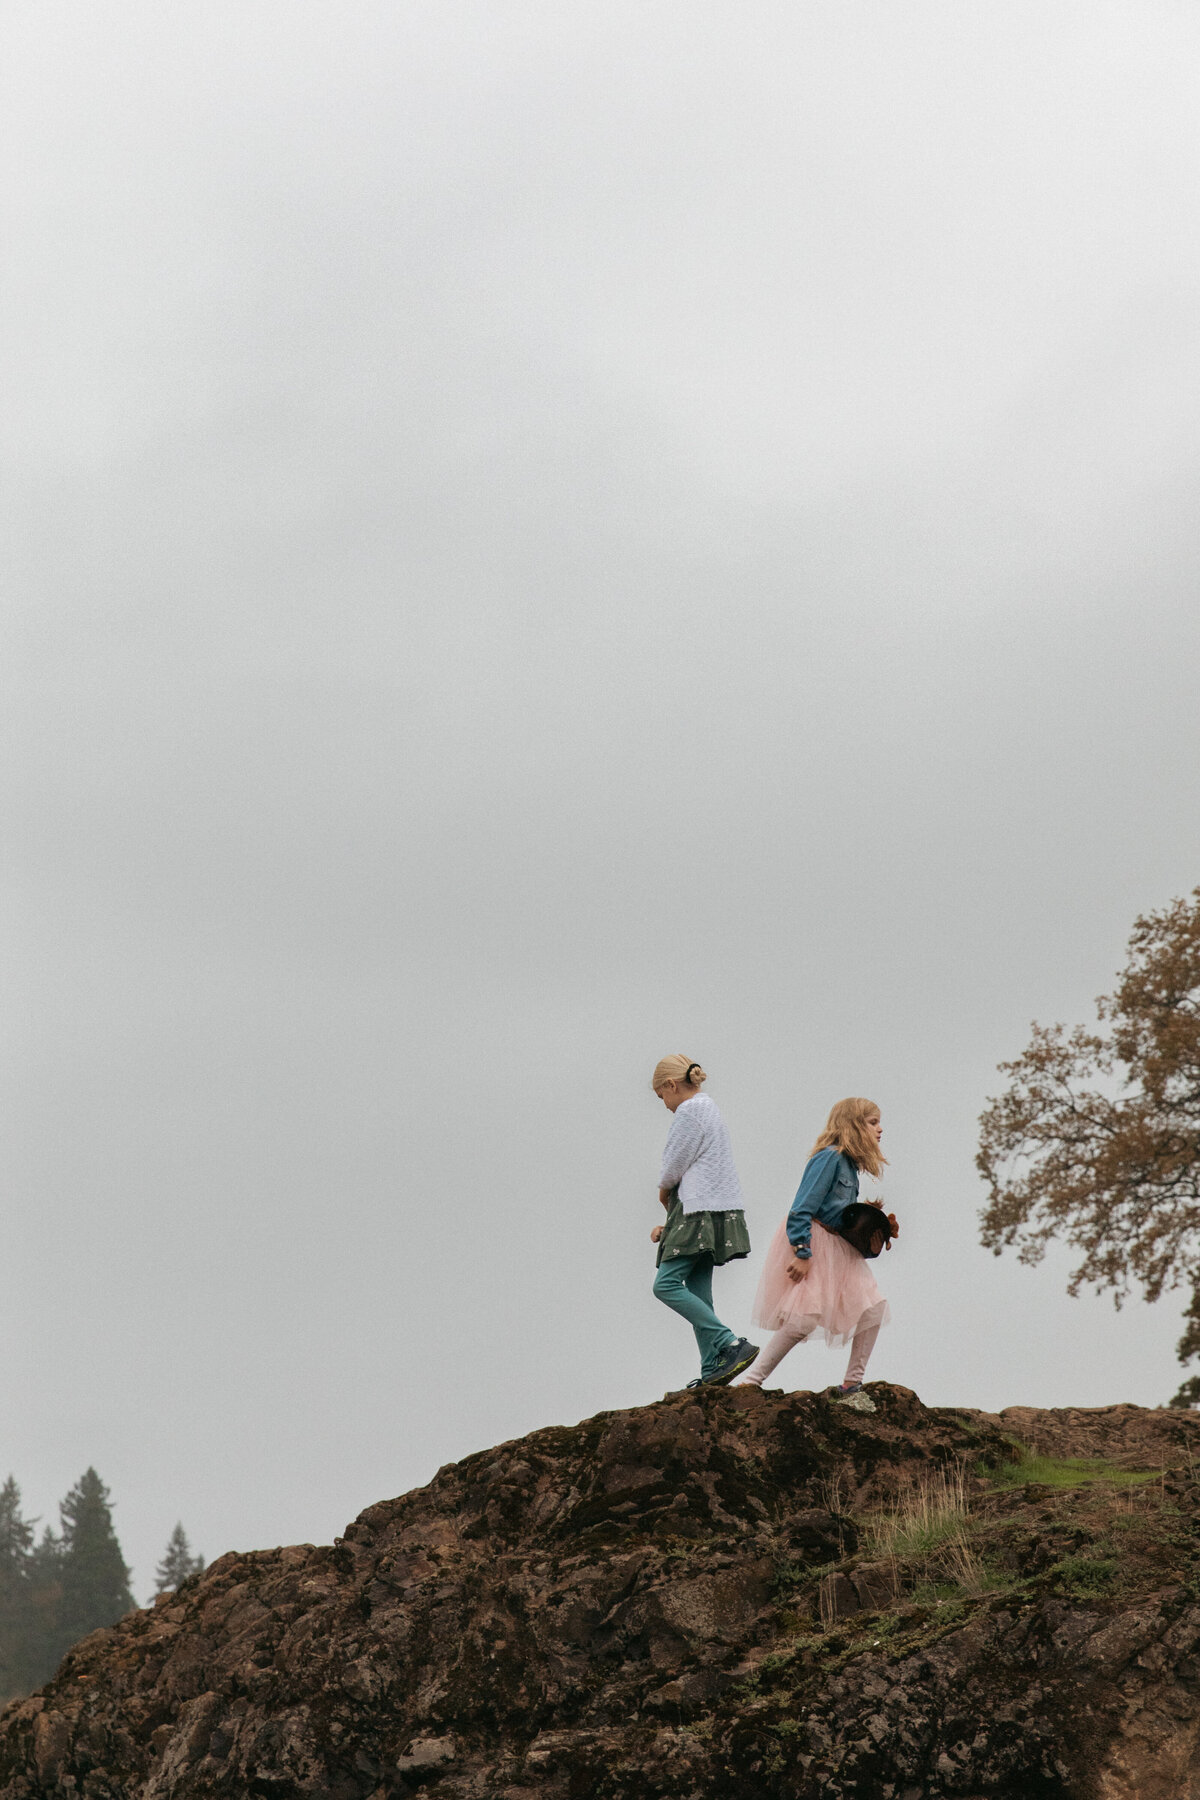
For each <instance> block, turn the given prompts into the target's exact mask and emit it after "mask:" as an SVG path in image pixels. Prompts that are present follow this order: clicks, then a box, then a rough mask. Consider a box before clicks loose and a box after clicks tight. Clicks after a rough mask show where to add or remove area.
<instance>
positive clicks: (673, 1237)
mask: <svg viewBox="0 0 1200 1800" xmlns="http://www.w3.org/2000/svg"><path fill="white" fill-rule="evenodd" d="M749 1254H750V1233H749V1232H748V1231H747V1230H746V1219H745V1215H744V1214H743V1212H742V1209H741V1207H737V1208H735V1209H733V1210H732V1211H729V1212H694V1213H685V1212H684V1210H683V1207H682V1206H681V1205H680V1201H679V1190H678V1189H675V1190H674V1191H673V1192H672V1194H671V1204H670V1206H668V1208H667V1222H666V1224H665V1225H664V1226H663V1234H662V1236H661V1237H660V1238H659V1240H658V1260H657V1262H656V1263H655V1267H656V1268H660V1267H661V1266H662V1264H663V1263H664V1262H666V1261H668V1260H669V1259H671V1258H673V1257H676V1256H711V1257H712V1259H713V1263H714V1264H715V1266H716V1267H717V1268H718V1269H719V1268H720V1266H721V1264H722V1263H727V1262H736V1261H737V1259H738V1257H739V1256H749Z"/></svg>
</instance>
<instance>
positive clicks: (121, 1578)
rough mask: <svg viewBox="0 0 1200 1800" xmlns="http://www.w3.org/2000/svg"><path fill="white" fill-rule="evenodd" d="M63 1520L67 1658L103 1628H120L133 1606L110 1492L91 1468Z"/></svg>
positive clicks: (61, 1622)
mask: <svg viewBox="0 0 1200 1800" xmlns="http://www.w3.org/2000/svg"><path fill="white" fill-rule="evenodd" d="M59 1511H60V1513H61V1515H62V1540H61V1542H62V1549H61V1557H62V1600H61V1603H60V1607H59V1615H58V1638H59V1642H60V1644H61V1646H62V1648H61V1650H60V1651H59V1655H60V1657H61V1656H64V1655H65V1654H66V1652H67V1651H68V1650H69V1649H70V1647H71V1645H72V1644H74V1643H77V1642H78V1641H79V1639H80V1638H81V1637H86V1636H87V1634H88V1632H89V1631H95V1630H96V1628H97V1626H100V1625H115V1624H116V1622H117V1620H118V1619H119V1618H121V1617H122V1615H123V1614H125V1613H127V1612H128V1611H129V1610H130V1608H131V1607H132V1606H133V1604H134V1601H133V1595H132V1594H131V1593H130V1591H129V1570H128V1569H127V1568H126V1566H125V1560H124V1558H123V1557H122V1555H121V1546H120V1544H119V1543H118V1542H117V1534H116V1532H115V1531H114V1530H113V1522H112V1513H111V1511H110V1510H109V1504H108V1489H107V1488H106V1487H105V1485H104V1483H103V1482H102V1481H101V1479H100V1477H99V1476H98V1475H97V1473H96V1471H95V1469H86V1470H85V1471H84V1473H83V1474H82V1475H81V1476H80V1477H79V1480H78V1481H77V1482H76V1483H75V1486H74V1487H73V1488H72V1489H71V1491H70V1493H69V1494H68V1495H67V1497H66V1499H65V1500H64V1501H63V1502H62V1505H61V1506H60V1508H59Z"/></svg>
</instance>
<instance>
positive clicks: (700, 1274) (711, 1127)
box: [650, 1055, 758, 1387]
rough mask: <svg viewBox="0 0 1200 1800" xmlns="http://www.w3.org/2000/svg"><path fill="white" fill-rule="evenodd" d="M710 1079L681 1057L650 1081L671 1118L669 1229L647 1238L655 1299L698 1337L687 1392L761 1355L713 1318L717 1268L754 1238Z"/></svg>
mask: <svg viewBox="0 0 1200 1800" xmlns="http://www.w3.org/2000/svg"><path fill="white" fill-rule="evenodd" d="M705 1080H707V1077H706V1075H705V1073H704V1070H703V1069H702V1068H701V1067H700V1064H699V1063H696V1062H692V1061H690V1060H689V1058H688V1057H686V1056H682V1055H679V1056H664V1057H663V1058H662V1060H661V1062H659V1063H658V1064H657V1066H656V1068H655V1070H654V1076H653V1079H652V1081H651V1086H652V1087H653V1089H654V1092H655V1093H656V1094H657V1095H658V1097H659V1099H660V1100H661V1101H662V1103H663V1105H664V1106H665V1107H666V1109H667V1111H668V1112H669V1113H670V1114H671V1115H672V1119H671V1129H670V1131H669V1132H668V1133H667V1142H666V1147H665V1149H664V1150H663V1160H662V1169H661V1171H660V1173H659V1177H658V1182H659V1186H658V1197H659V1200H660V1201H661V1203H662V1205H663V1206H664V1207H665V1208H666V1209H667V1222H666V1224H665V1225H656V1226H655V1227H654V1230H653V1231H652V1232H651V1233H650V1240H651V1242H652V1243H655V1244H657V1245H658V1273H657V1275H656V1276H655V1278H654V1295H655V1298H656V1299H657V1300H661V1301H662V1302H663V1304H664V1305H665V1306H669V1307H670V1308H671V1309H672V1311H674V1312H677V1313H679V1314H680V1316H681V1317H682V1318H685V1319H686V1320H687V1322H688V1324H689V1325H690V1326H691V1327H692V1330H693V1331H694V1332H695V1334H696V1343H697V1345H698V1346H699V1350H700V1374H699V1376H698V1377H697V1379H696V1380H695V1381H690V1382H689V1383H688V1386H689V1387H720V1386H722V1385H723V1384H724V1383H725V1382H727V1381H732V1380H733V1377H734V1376H735V1375H737V1374H740V1372H741V1371H742V1370H743V1369H748V1368H749V1366H750V1364H751V1363H752V1362H753V1361H754V1359H755V1357H756V1356H757V1355H758V1348H757V1346H756V1345H754V1344H749V1343H747V1342H746V1339H745V1338H739V1337H737V1336H736V1335H735V1334H734V1333H733V1332H732V1331H730V1329H729V1327H728V1325H723V1324H722V1323H721V1321H720V1319H718V1317H717V1315H716V1313H715V1312H714V1311H713V1303H712V1272H713V1269H714V1268H718V1267H720V1265H721V1264H722V1263H727V1262H732V1261H733V1260H734V1259H735V1258H737V1257H741V1256H749V1254H750V1237H749V1233H748V1232H747V1230H746V1221H745V1218H744V1217H743V1215H742V1190H741V1186H740V1184H739V1182H738V1178H737V1170H736V1169H735V1168H734V1166H733V1146H732V1145H731V1143H730V1142H729V1133H728V1131H727V1130H726V1128H725V1121H724V1119H722V1117H721V1115H720V1113H719V1112H718V1111H717V1108H716V1105H715V1103H714V1102H713V1101H712V1100H710V1099H709V1098H708V1095H707V1094H702V1093H701V1092H700V1084H701V1082H703V1081H705Z"/></svg>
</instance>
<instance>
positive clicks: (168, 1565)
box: [154, 1524, 204, 1594]
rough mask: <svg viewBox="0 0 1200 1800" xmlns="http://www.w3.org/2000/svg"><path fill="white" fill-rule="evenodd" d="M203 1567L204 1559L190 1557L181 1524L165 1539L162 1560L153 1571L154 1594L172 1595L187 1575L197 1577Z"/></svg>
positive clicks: (190, 1547)
mask: <svg viewBox="0 0 1200 1800" xmlns="http://www.w3.org/2000/svg"><path fill="white" fill-rule="evenodd" d="M203 1567H204V1558H203V1557H202V1556H193V1555H192V1546H191V1545H190V1544H189V1543H188V1537H187V1532H186V1531H185V1530H184V1529H183V1526H182V1524H178V1525H176V1527H175V1529H174V1531H173V1532H172V1533H171V1535H170V1537H169V1538H168V1539H167V1548H166V1552H165V1554H164V1556H163V1559H162V1561H161V1562H160V1563H159V1565H158V1567H157V1569H156V1570H155V1571H154V1591H155V1593H156V1594H169V1593H172V1592H173V1591H174V1590H175V1589H176V1588H177V1587H182V1586H183V1583H184V1582H185V1581H186V1580H187V1578H188V1576H189V1575H199V1574H200V1572H201V1570H202V1569H203Z"/></svg>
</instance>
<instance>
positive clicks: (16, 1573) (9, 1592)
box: [0, 1475, 37, 1700]
mask: <svg viewBox="0 0 1200 1800" xmlns="http://www.w3.org/2000/svg"><path fill="white" fill-rule="evenodd" d="M32 1563H33V1525H32V1524H31V1523H30V1521H29V1520H28V1519H25V1518H23V1517H22V1516H21V1490H20V1488H19V1487H18V1486H17V1484H16V1482H15V1480H14V1479H13V1477H12V1476H11V1475H10V1476H9V1478H8V1480H7V1481H6V1482H5V1483H4V1486H3V1488H0V1699H3V1700H12V1699H15V1698H16V1697H17V1696H18V1695H20V1694H26V1693H28V1692H29V1690H30V1688H31V1687H32V1686H33V1684H34V1678H35V1674H36V1669H37V1646H36V1643H35V1635H36V1634H35V1626H34V1612H33V1586H32Z"/></svg>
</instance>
